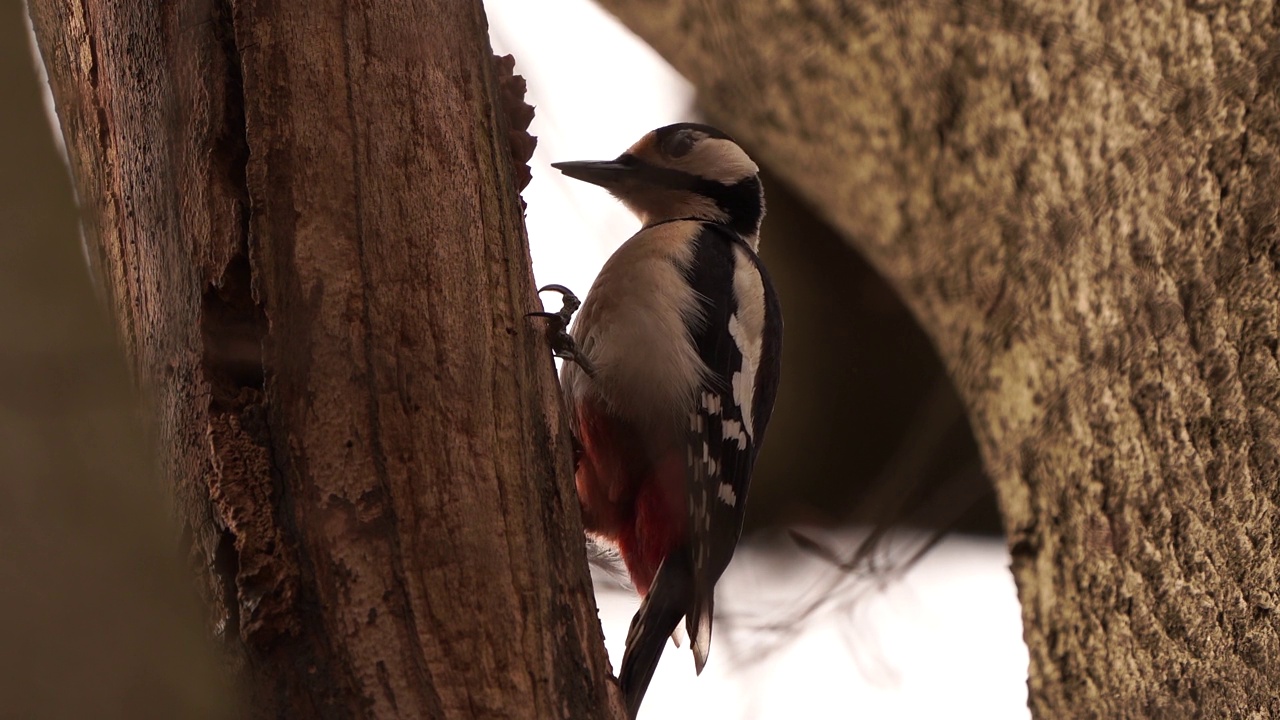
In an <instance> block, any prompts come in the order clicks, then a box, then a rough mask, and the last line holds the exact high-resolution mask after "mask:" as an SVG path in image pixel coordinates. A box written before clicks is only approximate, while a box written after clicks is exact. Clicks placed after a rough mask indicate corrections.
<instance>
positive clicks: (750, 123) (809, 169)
mask: <svg viewBox="0 0 1280 720" xmlns="http://www.w3.org/2000/svg"><path fill="white" fill-rule="evenodd" d="M604 4H605V5H606V6H607V7H609V8H611V9H612V10H613V11H614V12H616V13H618V15H619V17H620V18H621V19H622V20H623V21H624V22H625V23H627V24H628V25H629V26H630V27H631V28H632V29H633V30H635V31H636V32H638V33H639V34H640V35H641V36H642V37H643V38H645V39H646V40H648V41H649V42H650V43H652V44H653V45H654V47H655V48H657V49H658V51H659V52H661V53H662V54H663V55H665V56H666V57H667V59H668V60H669V61H671V62H672V63H673V64H674V65H675V66H676V68H677V69H679V70H680V71H681V72H683V73H684V74H685V75H686V76H687V77H688V78H689V79H690V80H692V81H693V82H694V83H695V84H696V85H697V86H698V87H699V88H700V89H701V91H702V96H701V97H702V100H703V103H704V105H705V107H706V108H707V110H708V113H709V115H710V116H711V118H712V120H713V121H714V122H716V123H718V124H721V125H723V126H725V128H726V129H727V130H729V131H730V132H732V133H734V134H735V135H736V136H737V137H738V138H739V139H740V140H743V141H745V142H746V143H747V144H748V145H749V146H750V147H751V148H753V150H754V151H755V153H756V154H758V155H759V156H761V157H762V158H763V160H764V161H765V162H766V163H767V164H768V165H770V166H771V167H773V168H774V169H775V170H776V171H777V172H778V173H780V174H781V175H783V176H784V177H785V178H786V179H787V180H788V181H789V182H790V183H792V184H793V185H794V186H795V187H796V188H798V189H799V191H800V192H801V193H802V194H803V195H804V196H805V197H806V199H807V200H808V201H810V202H811V203H813V204H814V205H815V206H816V207H817V208H819V210H820V211H821V212H822V213H823V214H824V215H826V217H827V218H828V219H829V220H831V221H832V222H833V223H834V224H835V225H836V226H837V227H839V228H840V229H841V230H842V231H843V232H844V233H845V235H846V236H847V238H848V239H849V241H850V242H851V243H853V245H854V246H855V247H856V248H858V249H859V250H860V251H861V252H862V253H864V254H865V255H866V256H867V257H868V258H869V259H870V260H871V262H872V263H873V264H874V265H875V266H876V267H877V268H878V270H879V271H880V272H881V273H882V274H883V275H884V276H885V277H886V278H888V279H889V281H890V282H891V283H892V284H893V285H894V286H895V287H896V288H897V290H898V292H899V293H900V294H901V295H902V297H903V298H904V300H905V301H906V303H907V304H908V306H909V307H910V308H911V309H912V311H913V313H914V314H915V315H916V317H917V319H918V320H919V322H920V323H921V325H922V326H923V328H924V329H925V331H926V332H927V333H928V334H929V335H930V337H931V338H932V340H933V342H934V344H935V345H936V347H937V349H938V352H939V354H940V355H941V357H942V359H943V361H944V363H945V364H946V365H947V367H948V370H949V372H950V374H951V376H952V378H953V380H954V382H955V384H956V386H957V388H958V390H959V392H960V394H961V396H962V398H963V400H964V402H965V404H966V407H967V411H968V414H969V417H970V420H971V421H972V425H973V428H974V431H975V434H976V437H977V440H978V444H979V446H980V450H981V453H982V456H983V460H984V464H985V465H986V468H987V471H988V473H989V474H990V476H991V477H992V479H993V481H994V483H995V486H996V490H997V494H998V496H999V500H1000V504H1001V509H1002V513H1003V516H1004V523H1005V528H1006V531H1007V533H1008V536H1009V540H1010V548H1011V551H1012V553H1013V570H1014V574H1015V577H1016V580H1017V583H1018V588H1019V593H1020V597H1021V601H1022V606H1023V617H1024V622H1025V636H1026V640H1027V643H1028V645H1029V647H1030V649H1031V668H1030V696H1031V707H1032V709H1033V711H1034V714H1035V715H1036V716H1037V717H1044V718H1051V717H1052V718H1058V717H1072V718H1089V717H1108V718H1109V717H1170V718H1182V717H1193V716H1200V717H1250V716H1252V717H1260V716H1266V715H1270V716H1275V715H1280V700H1278V699H1277V698H1278V697H1280V618H1278V617H1277V603H1278V602H1280V597H1278V590H1280V581H1278V580H1277V578H1278V577H1280V562H1278V561H1277V557H1278V555H1280V553H1278V552H1277V551H1278V550H1280V548H1278V547H1277V546H1278V544H1280V507H1278V505H1280V354H1278V350H1277V347H1278V345H1280V275H1278V274H1280V230H1278V229H1277V227H1278V224H1277V217H1278V213H1277V192H1278V190H1277V188H1278V187H1280V182H1278V181H1280V163H1278V159H1277V150H1278V149H1280V17H1278V16H1277V14H1276V10H1275V8H1274V7H1273V5H1272V3H1267V2H1247V1H1246V2H1239V3H1182V2H1157V3H1142V4H1136V3H1114V2H1100V3H1083V2H1072V3H1066V4H1063V3H1051V2H1034V1H1032V0H1021V1H1019V2H982V1H979V2H963V1H956V2H944V1H941V0H935V1H932V2H931V1H928V0H919V1H917V2H908V3H898V2H885V3H871V4H868V3H847V2H837V1H836V0H808V1H806V2H798V3H781V2H765V1H762V0H756V1H753V2H739V1H738V0H706V1H703V2H697V3H688V2H684V1H683V0H648V1H646V2H623V1H622V0H605V2H604ZM797 241H800V240H799V239H797ZM776 245H777V243H775V247H773V248H766V250H765V252H766V253H768V252H770V251H773V252H785V251H786V249H785V248H779V247H776ZM784 392H785V388H784Z"/></svg>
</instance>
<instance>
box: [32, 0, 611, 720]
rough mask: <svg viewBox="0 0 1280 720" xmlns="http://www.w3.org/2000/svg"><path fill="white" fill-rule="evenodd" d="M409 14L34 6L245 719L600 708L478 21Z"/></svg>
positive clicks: (562, 465) (303, 8) (391, 10)
mask: <svg viewBox="0 0 1280 720" xmlns="http://www.w3.org/2000/svg"><path fill="white" fill-rule="evenodd" d="M421 5H422V4H418V5H417V6H415V7H416V9H414V8H410V7H408V6H407V5H404V4H398V3H372V4H370V3H354V4H353V3H336V2H316V3H284V4H280V3H272V2H266V1H265V0H196V1H195V2H187V3H176V4H175V3H163V2H154V3H139V2H133V1H124V0H90V1H88V2H73V1H70V0H32V3H31V6H32V14H33V18H34V20H35V24H36V28H37V34H38V36H39V40H40V47H41V50H42V52H43V55H44V57H45V61H46V64H47V65H48V67H49V70H50V77H51V84H52V87H53V90H54V95H55V99H56V102H57V107H58V112H59V117H60V120H61V124H62V128H63V132H64V134H65V136H66V138H67V143H68V148H69V151H70V156H71V162H72V169H73V174H74V176H75V178H76V182H77V187H78V190H79V196H80V201H81V204H82V206H83V208H84V209H85V210H86V214H87V216H88V220H89V222H90V225H89V227H88V229H87V234H88V236H89V244H90V247H91V254H92V256H93V258H94V260H95V261H96V265H97V267H98V274H99V275H100V277H101V278H103V281H104V286H105V290H106V294H107V296H108V297H109V299H110V302H111V304H112V306H113V308H114V309H115V311H116V315H117V318H118V320H119V327H120V331H121V333H122V334H123V337H124V338H125V342H126V345H127V349H128V351H129V353H130V354H131V356H132V358H133V360H134V364H135V370H136V374H137V376H138V377H139V378H140V380H141V382H142V384H143V385H144V386H145V388H146V389H147V390H148V392H149V393H150V395H151V396H152V399H153V403H154V407H156V408H157V410H158V417H159V427H158V443H159V445H160V446H161V447H162V448H164V450H165V452H164V456H163V459H162V469H163V472H164V473H165V476H166V477H167V478H168V479H169V481H170V485H171V487H172V489H173V492H174V496H175V498H176V503H177V506H178V509H179V515H180V518H181V519H182V520H183V521H184V523H185V527H186V529H187V533H186V537H187V538H188V540H189V542H190V543H191V553H192V557H193V559H194V560H196V565H197V570H198V571H199V572H200V574H201V576H202V578H203V581H204V582H203V585H204V588H205V590H206V591H207V596H208V599H209V600H210V602H211V607H212V608H213V612H214V623H212V625H213V626H216V629H217V631H218V632H220V633H221V636H222V638H223V639H224V640H225V644H226V645H227V647H228V648H229V650H230V654H231V655H232V656H233V657H234V660H235V663H234V665H235V667H236V669H237V671H238V677H239V679H240V681H241V683H242V684H243V686H244V688H245V690H246V691H247V696H248V703H249V704H248V706H247V714H248V715H251V716H254V717H289V718H305V717H331V718H346V717H384V718H391V717H422V718H476V717H503V718H519V717H527V718H547V717H565V718H567V717H575V718H588V717H591V718H594V717H603V716H607V715H610V714H611V713H614V712H615V711H616V708H618V707H619V704H618V702H617V699H616V698H615V697H613V696H616V693H614V692H613V691H612V690H611V688H612V687H614V686H613V685H612V684H611V683H609V682H608V681H607V679H608V677H609V672H608V662H607V658H606V656H605V653H604V648H603V644H602V640H601V634H600V626H599V622H598V620H597V618H596V615H595V605H594V599H593V597H592V594H591V586H590V581H589V578H588V576H587V572H586V565H585V562H584V557H583V549H582V530H581V526H580V521H579V518H578V512H577V504H576V496H575V494H574V491H573V488H572V485H571V484H570V483H569V476H570V473H569V472H568V447H567V445H566V444H565V442H564V438H565V437H566V435H565V433H564V432H563V428H562V425H563V423H562V420H561V418H560V417H559V416H558V414H557V412H556V409H557V408H558V402H557V389H556V385H555V381H554V378H553V374H552V366H551V362H550V358H549V354H548V349H547V347H546V345H545V343H544V342H543V341H542V340H541V338H540V337H539V336H538V333H537V332H535V331H534V330H533V329H532V328H531V327H530V326H529V325H528V324H527V323H526V321H525V320H524V318H523V315H524V313H525V312H527V311H529V310H531V309H533V308H534V296H533V292H532V276H531V273H530V267H529V256H528V250H527V245H526V242H525V238H524V236H523V225H522V222H521V208H520V206H519V203H518V200H517V195H516V190H517V186H516V180H515V171H514V170H513V167H512V162H511V160H510V158H509V155H510V154H511V151H510V147H509V140H508V135H507V134H508V132H509V131H510V130H512V129H513V128H511V127H510V126H509V123H508V121H507V119H506V118H505V117H504V115H503V114H502V113H501V111H500V103H499V94H500V91H499V79H498V74H497V72H496V71H495V64H494V63H493V58H492V56H491V53H490V50H489V45H488V40H487V36H486V27H485V19H484V14H483V10H482V8H481V6H480V3H479V2H478V0H476V1H472V2H447V1H443V0H441V1H437V2H429V3H426V7H421ZM515 129H516V130H519V128H515Z"/></svg>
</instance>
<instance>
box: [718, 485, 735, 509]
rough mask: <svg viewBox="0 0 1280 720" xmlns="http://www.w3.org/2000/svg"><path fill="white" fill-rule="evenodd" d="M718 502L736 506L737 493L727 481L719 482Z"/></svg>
mask: <svg viewBox="0 0 1280 720" xmlns="http://www.w3.org/2000/svg"><path fill="white" fill-rule="evenodd" d="M719 495H720V502H722V503H724V504H725V505H728V506H729V507H737V505H738V493H736V492H734V491H733V486H732V485H730V484H729V483H727V482H722V483H720V493H719Z"/></svg>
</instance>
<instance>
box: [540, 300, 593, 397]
mask: <svg viewBox="0 0 1280 720" xmlns="http://www.w3.org/2000/svg"><path fill="white" fill-rule="evenodd" d="M538 292H539V293H544V292H558V293H560V298H561V305H560V310H559V311H557V312H531V313H527V314H526V315H525V317H542V318H546V319H547V343H548V344H550V345H551V354H552V355H554V356H556V357H558V358H560V359H562V360H568V361H569V362H572V363H577V365H578V367H580V368H582V370H583V372H585V373H586V374H587V376H588V377H591V376H594V375H595V367H594V366H592V364H591V361H590V360H588V359H587V357H586V356H585V355H583V354H582V353H581V352H579V350H578V343H577V342H576V341H575V340H574V339H573V336H572V335H570V334H569V321H570V320H572V319H573V314H574V313H575V312H577V311H578V308H580V307H582V301H581V300H579V299H578V296H577V295H574V294H573V292H572V291H571V290H569V288H567V287H565V286H563V285H544V286H543V287H540V288H538Z"/></svg>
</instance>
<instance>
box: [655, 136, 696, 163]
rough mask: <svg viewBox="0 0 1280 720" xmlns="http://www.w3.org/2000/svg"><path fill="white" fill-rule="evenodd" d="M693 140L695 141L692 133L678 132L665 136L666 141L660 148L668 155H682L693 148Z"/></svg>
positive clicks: (676, 156) (675, 156) (674, 156)
mask: <svg viewBox="0 0 1280 720" xmlns="http://www.w3.org/2000/svg"><path fill="white" fill-rule="evenodd" d="M695 142H697V141H696V140H695V139H694V137H693V133H687V132H678V133H676V134H675V135H672V136H671V137H669V138H667V141H666V142H665V143H663V148H662V149H663V150H664V151H665V152H666V153H667V155H668V156H670V157H673V158H678V157H684V156H685V155H688V154H689V151H690V150H692V149H693V144H694V143H695Z"/></svg>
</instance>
